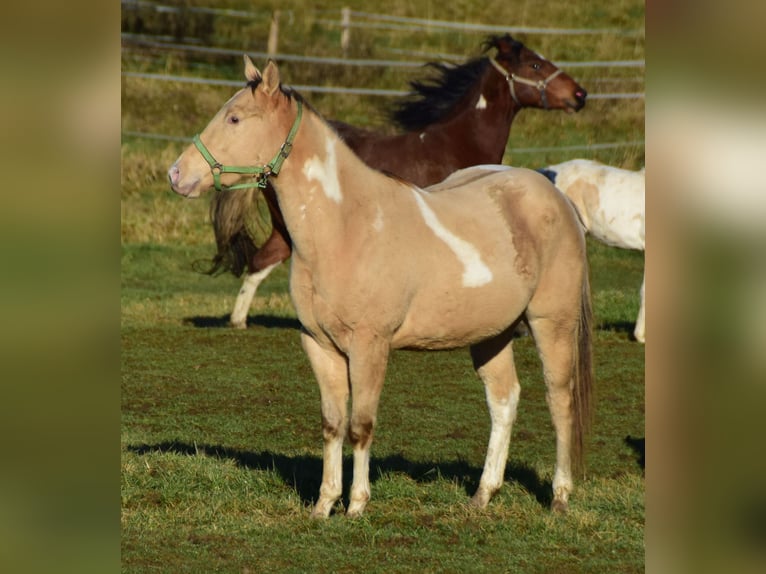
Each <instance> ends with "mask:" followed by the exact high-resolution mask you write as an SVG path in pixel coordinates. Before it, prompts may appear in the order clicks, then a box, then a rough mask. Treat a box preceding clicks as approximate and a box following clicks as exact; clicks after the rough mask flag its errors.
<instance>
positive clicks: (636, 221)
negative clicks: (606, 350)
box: [539, 159, 646, 343]
mask: <svg viewBox="0 0 766 574" xmlns="http://www.w3.org/2000/svg"><path fill="white" fill-rule="evenodd" d="M539 171H540V173H542V174H543V175H545V176H547V177H548V179H550V180H551V181H552V182H553V183H554V184H556V187H557V188H559V189H560V190H561V191H562V192H564V194H565V195H566V196H567V197H569V199H571V200H572V202H573V203H574V204H575V206H576V207H577V210H578V211H579V212H580V215H581V217H582V220H583V223H584V224H585V227H586V228H587V230H588V231H589V232H590V234H591V235H593V237H595V238H596V239H598V240H599V241H601V242H603V243H606V244H607V245H613V246H614V247H621V248H623V249H638V250H640V251H644V250H645V240H644V236H645V232H644V216H645V207H644V195H645V188H646V186H645V181H646V175H645V171H644V169H643V168H642V169H640V170H638V171H631V170H627V169H620V168H617V167H612V166H609V165H604V164H602V163H599V162H597V161H593V160H589V159H573V160H571V161H565V162H564V163H559V164H556V165H551V166H548V167H547V168H544V169H541V170H539ZM645 283H646V275H644V279H642V281H641V306H640V308H639V310H638V317H637V318H636V327H635V330H634V331H633V335H634V336H635V338H636V340H637V341H639V342H641V343H644V342H645V339H646V326H645V324H644V284H645Z"/></svg>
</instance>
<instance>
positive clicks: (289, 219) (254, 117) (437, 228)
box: [168, 57, 592, 518]
mask: <svg viewBox="0 0 766 574" xmlns="http://www.w3.org/2000/svg"><path fill="white" fill-rule="evenodd" d="M245 77H246V78H247V80H248V83H247V85H246V87H244V88H243V89H242V90H240V91H239V92H237V93H236V94H235V95H234V96H233V97H232V98H231V99H230V100H229V101H228V102H226V104H224V106H223V108H221V110H220V111H219V112H218V113H217V114H216V115H215V117H213V119H212V120H211V121H210V123H209V124H208V125H207V127H206V128H205V129H204V131H203V132H202V133H201V134H199V135H198V136H195V138H194V144H193V145H191V146H189V148H187V149H186V150H185V151H184V152H183V153H182V154H181V156H180V157H179V158H178V160H176V162H175V163H174V164H173V165H172V166H171V168H170V169H169V171H168V177H169V179H170V185H171V187H172V189H173V190H174V191H175V192H177V193H179V194H181V195H184V196H186V197H198V196H199V195H200V194H201V193H202V192H203V191H205V190H207V189H208V188H210V187H211V186H215V187H216V189H218V190H221V189H225V188H227V187H230V186H232V185H234V184H238V182H240V181H241V180H242V179H245V180H248V179H252V178H253V177H255V178H256V179H260V180H264V179H269V180H270V181H271V183H272V188H273V190H274V193H275V194H276V196H277V199H278V201H279V206H280V209H281V212H282V214H283V218H284V223H285V225H286V228H287V230H288V232H289V234H290V238H291V240H292V246H293V254H292V258H291V263H290V295H291V298H292V301H293V304H294V306H295V309H296V312H297V314H298V318H299V320H300V322H301V325H302V330H301V341H302V344H303V348H304V350H305V352H306V354H307V355H308V358H309V361H310V363H311V366H312V369H313V371H314V374H315V376H316V379H317V382H318V384H319V389H320V395H321V410H322V430H323V436H324V452H323V458H324V466H323V474H322V484H321V487H320V491H319V499H318V501H317V503H316V505H315V507H314V509H313V512H312V516H314V517H318V518H325V517H327V516H329V514H330V512H331V511H332V508H333V507H334V505H335V503H336V502H337V500H338V499H339V498H340V496H341V494H342V485H343V482H342V456H343V442H344V438H345V436H348V438H349V441H350V443H351V445H352V447H353V453H354V463H353V481H352V485H351V492H350V504H349V507H348V510H347V514H348V515H349V516H358V515H360V514H361V513H362V512H363V511H364V509H365V507H366V505H367V502H368V500H369V498H370V482H369V462H370V445H371V442H372V438H373V432H374V428H375V421H376V416H377V409H378V403H379V399H380V393H381V389H382V386H383V382H384V379H385V375H386V366H387V363H388V357H389V354H390V353H391V351H392V350H394V349H416V350H439V349H451V348H458V347H469V348H470V352H471V357H472V359H473V363H474V367H475V369H476V371H477V373H478V374H479V377H480V378H481V380H482V381H483V382H484V385H485V389H486V397H487V404H488V407H489V412H490V418H491V423H492V426H491V431H490V436H489V444H488V447H487V455H486V460H485V464H484V470H483V473H482V476H481V479H480V482H479V487H478V490H477V492H476V494H475V495H474V497H473V499H472V503H473V504H475V505H476V506H478V507H484V506H486V505H487V504H488V502H489V500H490V498H491V497H492V495H493V494H494V493H495V492H496V491H497V490H498V489H499V488H500V487H501V486H502V484H503V478H504V471H505V466H506V461H507V457H508V449H509V444H510V438H511V427H512V424H513V421H514V419H515V416H516V409H517V405H518V400H519V393H520V384H519V380H518V376H517V374H516V370H515V367H514V362H513V336H512V332H513V329H514V327H515V326H516V325H517V324H518V322H519V321H522V320H523V321H525V322H526V323H527V325H528V326H529V328H530V330H531V331H532V334H533V335H534V340H535V344H536V345H537V350H538V353H539V355H540V358H541V361H542V364H543V376H544V379H545V384H546V389H547V394H546V397H547V401H548V405H549V408H550V412H551V417H552V420H553V428H554V430H555V433H556V465H555V471H554V475H553V502H552V508H553V509H554V510H556V511H562V512H563V511H565V510H566V509H567V507H568V500H569V496H570V493H571V491H572V470H573V465H574V467H577V466H578V462H579V461H580V459H581V455H582V448H583V435H584V432H585V429H586V427H587V423H588V420H589V408H590V392H591V380H592V373H591V308H590V288H589V283H588V264H587V258H586V251H585V237H584V234H583V230H582V228H581V226H580V222H579V220H578V217H577V214H576V212H575V209H574V207H573V206H572V204H571V202H569V201H568V200H567V199H566V197H565V196H564V195H562V194H561V193H560V192H559V191H558V190H557V189H556V187H555V186H554V185H553V184H552V183H551V182H550V181H548V180H547V179H546V178H545V177H544V176H543V175H541V174H539V173H537V172H535V171H533V170H528V169H519V168H512V167H507V166H502V165H489V166H487V165H484V166H476V167H471V168H466V169H463V170H460V171H458V172H456V173H453V174H452V175H451V176H449V177H448V178H447V179H446V180H444V181H443V182H441V183H439V184H437V185H435V186H433V187H432V188H427V189H421V188H419V187H417V186H415V185H413V184H411V183H409V182H407V181H405V180H402V179H399V178H396V177H392V176H390V175H387V174H384V173H382V172H380V171H377V170H374V169H372V168H370V167H369V166H368V165H366V164H365V163H364V162H363V161H362V160H361V159H360V158H359V157H358V156H357V155H355V154H354V152H353V151H352V150H351V149H350V148H349V147H348V146H347V145H346V144H345V143H344V142H343V140H342V139H341V138H340V137H339V136H338V134H337V132H335V131H334V130H333V129H332V128H331V127H330V126H329V125H328V124H327V123H326V122H325V121H324V120H323V119H322V118H321V117H320V116H319V115H318V114H317V113H316V112H314V111H313V110H312V109H310V108H309V106H308V105H307V104H305V102H304V100H303V99H302V98H301V97H300V96H299V95H298V94H297V93H295V92H292V91H289V90H286V89H285V88H284V87H283V86H282V85H281V82H280V75H279V70H278V68H277V66H276V64H275V63H274V62H269V63H268V65H267V66H266V67H265V69H264V71H263V74H261V72H259V71H258V70H257V69H256V67H255V66H254V65H253V63H252V62H251V61H250V59H249V58H248V57H245ZM240 166H242V167H240ZM418 382H419V381H413V383H418ZM423 383H424V384H428V382H427V381H423ZM413 392H419V391H415V390H413ZM349 398H350V399H351V404H352V406H351V415H350V417H349V415H348V406H347V403H348V402H349ZM445 424H449V422H447V423H445Z"/></svg>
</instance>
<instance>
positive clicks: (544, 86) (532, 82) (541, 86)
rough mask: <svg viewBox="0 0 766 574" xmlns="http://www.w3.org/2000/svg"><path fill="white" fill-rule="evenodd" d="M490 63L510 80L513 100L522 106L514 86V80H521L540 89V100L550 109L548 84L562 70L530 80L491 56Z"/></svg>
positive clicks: (509, 84) (521, 82) (509, 85)
mask: <svg viewBox="0 0 766 574" xmlns="http://www.w3.org/2000/svg"><path fill="white" fill-rule="evenodd" d="M489 63H490V64H492V65H493V66H494V68H495V69H496V70H497V71H498V72H500V73H501V74H502V75H503V77H505V80H506V81H507V82H508V87H509V88H510V89H511V97H512V98H513V101H514V102H516V104H518V105H519V106H521V105H522V104H521V102H520V101H519V100H518V98H517V97H516V90H515V89H514V88H513V83H514V82H519V83H520V84H526V85H528V86H532V87H535V88H537V89H538V90H540V100H541V101H542V102H543V107H544V108H545V109H546V110H547V109H548V96H547V95H546V90H547V89H548V84H549V83H550V81H551V80H552V79H553V78H555V77H556V76H558V75H559V74H560V73H561V70H556V71H555V72H553V73H552V74H551V75H550V76H548V77H547V78H545V79H544V80H537V81H535V80H528V79H527V78H522V77H520V76H517V75H516V74H509V73H508V71H507V70H506V69H505V68H503V67H502V66H501V65H500V64H498V62H497V60H495V59H494V58H492V57H490V58H489Z"/></svg>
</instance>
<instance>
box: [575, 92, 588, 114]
mask: <svg viewBox="0 0 766 574" xmlns="http://www.w3.org/2000/svg"><path fill="white" fill-rule="evenodd" d="M574 96H575V102H576V103H575V105H573V106H572V109H573V110H574V111H576V112H579V111H580V110H581V109H582V108H583V107H584V106H585V99H586V98H587V97H588V92H587V91H585V88H578V89H577V90H576V91H575V93H574Z"/></svg>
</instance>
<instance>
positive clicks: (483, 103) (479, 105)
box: [476, 94, 487, 110]
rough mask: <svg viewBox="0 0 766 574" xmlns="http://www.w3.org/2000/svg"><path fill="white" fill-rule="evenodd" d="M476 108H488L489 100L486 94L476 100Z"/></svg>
mask: <svg viewBox="0 0 766 574" xmlns="http://www.w3.org/2000/svg"><path fill="white" fill-rule="evenodd" d="M476 109H477V110H486V109H487V100H486V98H485V97H484V94H481V95H479V101H478V102H476Z"/></svg>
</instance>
